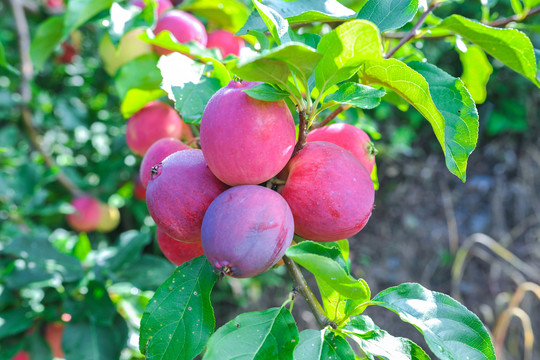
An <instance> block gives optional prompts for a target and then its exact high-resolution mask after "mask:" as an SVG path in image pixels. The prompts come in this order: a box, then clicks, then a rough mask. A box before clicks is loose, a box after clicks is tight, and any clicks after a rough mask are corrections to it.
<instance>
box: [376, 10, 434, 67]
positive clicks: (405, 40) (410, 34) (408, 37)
mask: <svg viewBox="0 0 540 360" xmlns="http://www.w3.org/2000/svg"><path fill="white" fill-rule="evenodd" d="M439 5H441V4H440V3H439V2H436V1H434V2H433V3H432V4H431V5H430V6H429V7H428V8H427V10H426V11H424V13H423V14H422V16H420V19H418V22H417V23H416V24H414V26H413V28H412V29H411V31H409V32H408V33H407V35H406V36H405V37H404V38H403V39H401V41H400V42H399V43H398V44H397V45H396V47H395V48H393V49H392V50H390V52H389V53H388V54H386V55H385V56H384V58H385V59H389V58H391V57H392V56H393V55H394V54H395V53H396V51H398V50H399V49H400V48H401V47H402V46H403V45H405V44H406V43H408V42H409V41H410V40H411V39H412V38H413V37H415V36H416V32H417V31H418V29H420V27H421V26H422V25H423V24H424V21H426V18H427V17H428V15H429V14H431V13H432V12H433V10H435V9H436V8H437V7H439Z"/></svg>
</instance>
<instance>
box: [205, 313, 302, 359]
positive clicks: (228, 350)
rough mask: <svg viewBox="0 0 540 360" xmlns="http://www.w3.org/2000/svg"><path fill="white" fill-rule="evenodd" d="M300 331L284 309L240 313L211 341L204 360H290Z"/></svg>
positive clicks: (216, 333) (220, 329)
mask: <svg viewBox="0 0 540 360" xmlns="http://www.w3.org/2000/svg"><path fill="white" fill-rule="evenodd" d="M297 344H298V329H297V327H296V322H295V321H294V318H293V317H292V315H291V313H290V312H289V310H288V309H287V308H285V307H281V308H271V309H268V310H264V311H256V312H248V313H244V314H241V315H239V316H237V317H236V318H234V319H233V320H231V321H229V322H228V323H227V324H225V325H223V326H222V327H221V328H219V329H218V330H217V331H216V332H215V334H214V335H212V337H211V338H210V340H208V345H207V350H206V352H205V354H204V357H203V360H214V359H215V360H222V359H244V360H248V359H253V360H255V359H282V360H287V359H291V355H292V352H293V350H294V348H295V346H296V345H297Z"/></svg>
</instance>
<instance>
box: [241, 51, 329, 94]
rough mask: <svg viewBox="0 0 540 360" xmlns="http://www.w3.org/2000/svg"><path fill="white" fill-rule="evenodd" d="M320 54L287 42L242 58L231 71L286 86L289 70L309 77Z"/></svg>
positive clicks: (250, 78)
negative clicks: (250, 56)
mask: <svg viewBox="0 0 540 360" xmlns="http://www.w3.org/2000/svg"><path fill="white" fill-rule="evenodd" d="M321 57H322V55H321V54H319V53H318V52H317V51H315V49H313V48H310V47H309V46H307V45H304V44H302V43H296V42H289V43H286V44H283V45H280V46H278V47H275V48H273V49H271V50H268V51H263V52H262V53H261V54H260V55H258V56H255V57H252V58H247V59H242V60H240V61H239V62H238V63H237V64H236V66H235V67H234V68H233V69H232V71H233V72H234V73H235V74H237V75H238V76H239V77H240V78H242V79H244V80H248V81H262V82H267V83H271V84H275V85H282V86H284V87H285V86H286V84H287V79H288V78H289V75H290V74H291V70H293V71H295V73H296V74H297V75H299V76H302V77H304V78H306V79H307V78H309V76H310V75H311V73H312V72H313V69H314V68H315V66H316V65H317V63H318V62H319V60H320V59H321Z"/></svg>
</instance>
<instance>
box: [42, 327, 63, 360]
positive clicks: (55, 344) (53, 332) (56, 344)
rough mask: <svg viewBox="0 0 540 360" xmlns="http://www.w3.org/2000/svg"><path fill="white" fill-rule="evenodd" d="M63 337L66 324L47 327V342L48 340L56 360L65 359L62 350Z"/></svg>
mask: <svg viewBox="0 0 540 360" xmlns="http://www.w3.org/2000/svg"><path fill="white" fill-rule="evenodd" d="M63 335H64V324H63V323H61V322H55V323H50V324H47V326H46V327H45V340H47V343H48V344H49V346H50V348H51V351H52V355H53V357H55V358H64V350H62V337H63Z"/></svg>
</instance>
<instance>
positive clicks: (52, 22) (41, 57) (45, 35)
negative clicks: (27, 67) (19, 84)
mask: <svg viewBox="0 0 540 360" xmlns="http://www.w3.org/2000/svg"><path fill="white" fill-rule="evenodd" d="M63 26H64V17H63V16H55V17H51V18H48V19H47V20H45V21H44V22H42V23H41V24H40V25H39V27H38V28H37V30H36V33H35V35H34V36H33V38H32V43H31V44H30V58H31V59H32V63H33V64H34V67H35V68H36V70H37V71H39V70H41V69H42V68H43V65H45V62H46V61H47V59H48V58H49V56H51V54H52V53H53V51H54V49H55V48H56V46H57V45H58V44H59V43H60V41H61V40H62V29H63Z"/></svg>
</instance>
